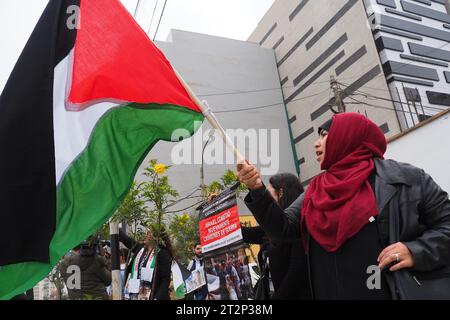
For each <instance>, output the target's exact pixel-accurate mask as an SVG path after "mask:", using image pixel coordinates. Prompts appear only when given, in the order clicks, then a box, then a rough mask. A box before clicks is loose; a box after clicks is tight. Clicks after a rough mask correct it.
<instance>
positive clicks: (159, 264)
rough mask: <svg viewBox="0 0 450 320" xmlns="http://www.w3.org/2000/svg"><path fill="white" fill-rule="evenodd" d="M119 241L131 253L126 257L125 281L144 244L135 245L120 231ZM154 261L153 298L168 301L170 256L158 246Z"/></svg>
mask: <svg viewBox="0 0 450 320" xmlns="http://www.w3.org/2000/svg"><path fill="white" fill-rule="evenodd" d="M119 239H120V242H122V243H123V244H124V245H125V246H126V247H127V248H128V249H130V251H131V255H130V256H129V257H128V261H127V267H126V269H125V276H124V279H125V281H126V279H127V278H128V275H129V274H130V273H131V270H132V268H133V258H134V257H135V256H136V255H137V254H138V253H139V251H141V249H142V248H143V247H144V244H142V243H137V242H136V241H135V240H134V239H132V238H130V237H128V236H127V235H126V234H125V233H124V232H122V231H121V230H120V233H119ZM156 259H157V260H156V274H155V277H154V280H153V281H156V283H155V294H154V298H155V299H156V300H170V295H169V285H170V278H171V275H172V256H171V255H170V253H169V251H168V250H167V249H166V248H165V247H164V246H160V247H159V252H158V256H157V258H156Z"/></svg>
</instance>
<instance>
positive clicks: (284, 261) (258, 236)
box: [242, 226, 311, 300]
mask: <svg viewBox="0 0 450 320" xmlns="http://www.w3.org/2000/svg"><path fill="white" fill-rule="evenodd" d="M242 236H243V238H244V242H246V243H253V244H259V245H261V248H260V250H259V253H258V263H259V266H260V269H261V270H263V268H264V259H263V257H262V253H263V252H264V251H266V252H267V256H268V258H269V265H270V267H269V269H270V274H271V276H272V282H273V287H274V289H275V292H274V294H273V296H272V299H275V300H288V299H290V300H309V299H311V295H310V288H309V281H308V272H307V263H306V255H305V252H304V250H303V247H302V245H301V242H300V241H299V240H294V241H284V242H281V241H278V242H277V241H270V240H269V238H268V237H267V236H266V234H265V232H264V230H263V229H262V228H261V227H259V226H258V227H242ZM292 283H296V284H297V285H292Z"/></svg>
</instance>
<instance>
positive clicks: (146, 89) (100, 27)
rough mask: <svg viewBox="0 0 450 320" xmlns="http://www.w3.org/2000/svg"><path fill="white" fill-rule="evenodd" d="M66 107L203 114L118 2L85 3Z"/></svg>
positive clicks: (97, 0)
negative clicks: (115, 105)
mask: <svg viewBox="0 0 450 320" xmlns="http://www.w3.org/2000/svg"><path fill="white" fill-rule="evenodd" d="M79 26H80V28H79V29H78V30H77V37H76V42H75V47H74V52H73V56H72V59H73V64H72V66H71V68H72V73H71V75H70V79H69V82H68V83H69V85H70V88H69V90H68V97H67V99H66V108H67V109H68V110H72V111H80V110H83V109H85V108H87V107H89V106H91V105H93V104H96V103H98V102H100V101H115V102H120V103H124V102H127V103H129V102H134V103H143V104H144V103H158V104H173V105H178V106H183V107H186V108H189V109H192V110H194V111H197V112H200V109H199V107H198V106H197V105H196V104H195V102H194V101H193V100H192V99H191V98H190V96H189V94H188V93H187V91H186V89H185V88H184V87H183V85H182V84H181V82H180V80H179V79H178V77H177V76H176V74H175V72H174V70H173V68H172V66H171V65H170V63H169V61H167V59H166V58H165V57H164V55H163V54H162V53H161V51H160V50H159V49H158V48H157V47H156V46H155V45H154V44H153V42H152V41H151V40H150V39H149V38H148V36H147V34H146V33H145V32H144V31H143V30H142V29H141V28H140V26H139V25H138V24H137V23H136V21H135V20H134V19H133V17H132V16H131V15H130V14H129V12H128V11H127V10H126V8H125V7H124V6H123V5H122V4H121V3H120V1H119V0H81V4H80V23H79Z"/></svg>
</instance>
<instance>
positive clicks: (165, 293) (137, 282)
mask: <svg viewBox="0 0 450 320" xmlns="http://www.w3.org/2000/svg"><path fill="white" fill-rule="evenodd" d="M158 233H159V234H160V240H159V246H158V250H156V251H155V248H156V247H157V245H156V243H157V236H156V235H157V234H158ZM119 239H120V242H122V243H123V244H124V245H125V246H126V247H127V248H128V249H130V251H131V254H130V255H129V256H130V257H129V260H128V263H127V267H126V271H125V279H127V280H126V285H125V289H126V290H127V292H128V294H129V298H130V300H149V299H151V297H152V296H153V298H154V299H155V300H170V294H169V284H170V278H171V266H172V259H173V258H174V254H173V250H172V243H171V241H170V238H169V236H168V234H167V233H166V231H165V230H161V231H159V232H158V231H151V230H149V231H148V232H147V235H146V237H145V239H144V243H137V242H136V241H135V240H134V239H132V238H130V237H128V236H127V235H126V234H125V233H124V232H123V231H122V230H120V232H119ZM153 280H154V281H155V283H153ZM153 287H154V290H155V292H154V294H153V295H152V293H151V291H152V289H153Z"/></svg>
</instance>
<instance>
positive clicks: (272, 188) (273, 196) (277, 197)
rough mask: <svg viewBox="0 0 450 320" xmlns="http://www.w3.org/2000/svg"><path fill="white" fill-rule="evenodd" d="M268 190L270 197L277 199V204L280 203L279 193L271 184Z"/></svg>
mask: <svg viewBox="0 0 450 320" xmlns="http://www.w3.org/2000/svg"><path fill="white" fill-rule="evenodd" d="M267 190H268V191H269V192H270V195H271V196H272V198H274V199H275V201H276V202H278V201H279V200H280V199H279V195H278V191H277V190H276V189H275V188H274V187H273V186H272V185H271V184H270V183H269V186H268V187H267Z"/></svg>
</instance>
